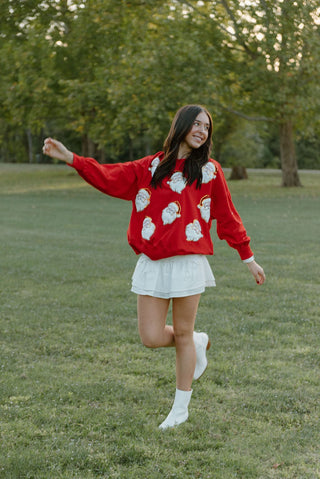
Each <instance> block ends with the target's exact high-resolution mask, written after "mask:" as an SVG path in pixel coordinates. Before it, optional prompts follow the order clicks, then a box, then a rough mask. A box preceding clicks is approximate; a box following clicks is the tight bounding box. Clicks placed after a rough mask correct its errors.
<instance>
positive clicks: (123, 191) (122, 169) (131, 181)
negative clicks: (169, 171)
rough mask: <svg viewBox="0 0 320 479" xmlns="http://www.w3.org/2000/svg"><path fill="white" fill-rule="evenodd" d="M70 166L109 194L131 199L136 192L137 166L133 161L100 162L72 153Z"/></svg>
mask: <svg viewBox="0 0 320 479" xmlns="http://www.w3.org/2000/svg"><path fill="white" fill-rule="evenodd" d="M69 166H72V167H73V168H74V169H75V170H76V171H77V172H78V174H79V175H80V176H81V177H82V178H83V179H84V180H85V181H86V182H87V183H89V184H90V185H91V186H94V188H97V190H99V191H101V192H102V193H105V194H107V195H110V196H114V197H116V198H121V199H123V200H132V199H133V198H134V197H135V195H136V194H137V185H138V179H137V167H136V165H135V162H134V161H129V162H126V163H107V164H103V165H102V164H100V163H98V162H97V161H96V160H94V159H93V158H85V157H83V156H78V155H76V154H75V153H74V154H73V164H71V165H69Z"/></svg>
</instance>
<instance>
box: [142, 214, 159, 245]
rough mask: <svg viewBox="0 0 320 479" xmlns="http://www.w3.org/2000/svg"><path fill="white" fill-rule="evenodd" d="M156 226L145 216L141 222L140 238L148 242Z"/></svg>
mask: <svg viewBox="0 0 320 479" xmlns="http://www.w3.org/2000/svg"><path fill="white" fill-rule="evenodd" d="M155 229H156V225H155V224H154V223H152V219H151V218H150V217H149V216H146V217H145V219H144V220H143V225H142V230H141V236H142V238H143V239H145V240H149V239H150V238H151V236H152V235H153V233H154V232H155Z"/></svg>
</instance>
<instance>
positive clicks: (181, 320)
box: [172, 294, 201, 334]
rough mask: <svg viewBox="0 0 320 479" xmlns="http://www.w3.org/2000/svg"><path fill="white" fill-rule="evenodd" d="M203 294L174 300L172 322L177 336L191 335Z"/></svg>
mask: <svg viewBox="0 0 320 479" xmlns="http://www.w3.org/2000/svg"><path fill="white" fill-rule="evenodd" d="M200 297H201V294H194V295H192V296H185V297H183V298H173V300H172V320H173V328H174V332H175V334H185V333H191V332H193V329H194V323H195V320H196V315H197V311H198V306H199V301H200Z"/></svg>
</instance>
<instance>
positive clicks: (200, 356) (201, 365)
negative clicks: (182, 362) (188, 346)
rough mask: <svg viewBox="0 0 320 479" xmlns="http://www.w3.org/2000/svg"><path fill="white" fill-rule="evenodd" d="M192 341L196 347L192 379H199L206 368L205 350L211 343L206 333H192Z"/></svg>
mask: <svg viewBox="0 0 320 479" xmlns="http://www.w3.org/2000/svg"><path fill="white" fill-rule="evenodd" d="M193 341H194V345H195V347H196V357H197V362H196V367H195V370H194V375H193V379H199V378H200V377H201V376H202V375H203V373H204V372H205V370H206V369H207V366H208V360H207V356H206V352H207V350H208V349H209V348H210V346H211V343H210V341H209V336H208V335H207V334H206V333H196V332H195V331H194V333H193Z"/></svg>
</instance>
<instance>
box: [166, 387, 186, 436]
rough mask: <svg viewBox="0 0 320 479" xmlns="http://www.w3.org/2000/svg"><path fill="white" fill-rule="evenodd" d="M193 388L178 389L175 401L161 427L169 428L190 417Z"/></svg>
mask: <svg viewBox="0 0 320 479" xmlns="http://www.w3.org/2000/svg"><path fill="white" fill-rule="evenodd" d="M191 394H192V389H191V390H190V391H182V390H181V389H176V394H175V398H174V403H173V406H172V409H171V411H170V412H169V414H168V416H167V418H166V419H165V420H164V421H163V423H162V424H160V426H159V428H160V429H167V428H168V427H174V426H177V425H178V424H181V423H183V422H185V421H186V420H187V419H188V416H189V413H188V406H189V402H190V399H191Z"/></svg>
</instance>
